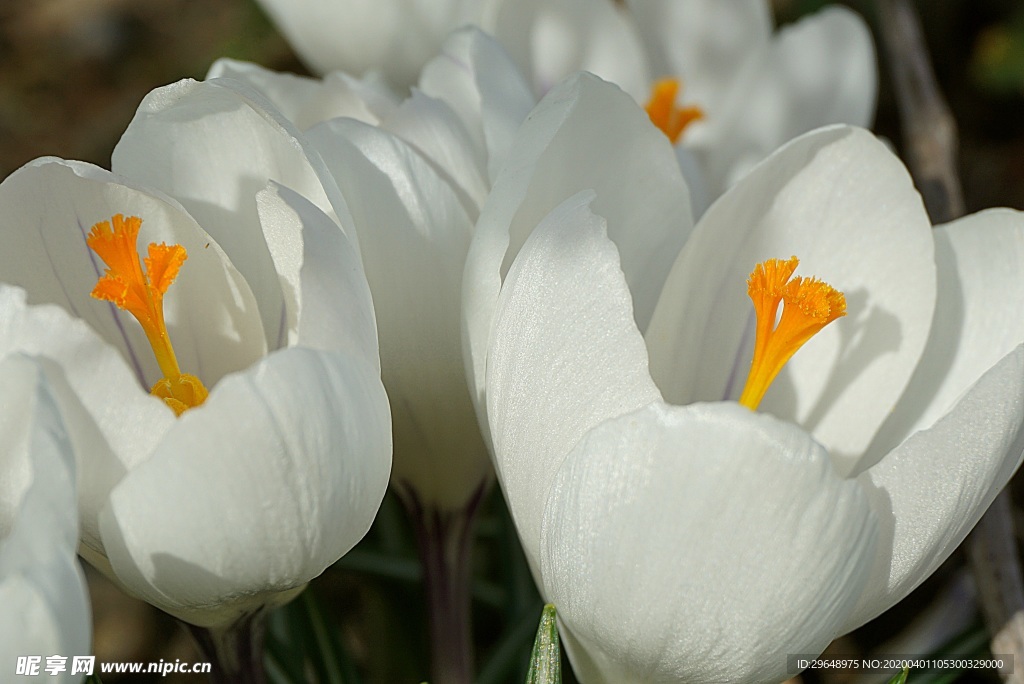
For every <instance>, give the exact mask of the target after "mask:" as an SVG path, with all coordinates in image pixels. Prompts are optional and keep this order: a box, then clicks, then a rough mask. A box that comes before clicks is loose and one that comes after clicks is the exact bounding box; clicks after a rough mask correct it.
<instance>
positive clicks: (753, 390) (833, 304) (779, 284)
mask: <svg viewBox="0 0 1024 684" xmlns="http://www.w3.org/2000/svg"><path fill="white" fill-rule="evenodd" d="M799 263H800V260H799V259H797V258H796V257H790V258H789V259H788V260H782V259H769V260H768V261H765V262H762V263H760V264H757V265H756V266H754V270H753V271H751V273H750V277H749V278H748V279H747V294H749V295H750V300H751V301H752V302H753V303H754V312H755V313H756V314H757V332H756V336H755V338H754V358H753V359H752V360H751V362H750V374H749V375H748V376H747V384H746V385H745V386H744V387H743V393H742V394H741V395H740V403H741V404H743V405H744V406H746V407H747V408H749V409H751V410H753V409H756V408H757V406H758V404H760V403H761V399H763V398H764V394H765V392H767V391H768V387H769V385H771V384H772V381H773V380H775V376H777V375H778V374H779V371H781V370H782V367H783V366H784V365H786V362H787V361H789V359H790V358H791V357H792V356H793V354H795V353H796V350H797V349H799V348H800V347H802V346H803V344H804V343H805V342H806V341H807V340H809V339H811V338H812V337H814V335H815V333H817V332H818V331H819V330H821V329H822V328H824V327H825V326H826V325H828V324H829V323H831V322H832V321H834V320H835V319H837V318H839V317H840V316H845V315H846V297H845V296H843V293H842V292H840V291H839V290H837V289H835V288H834V287H832V286H831V285H829V284H828V283H824V282H822V281H820V280H818V279H817V278H803V277H799V276H798V277H796V278H792V276H793V271H795V270H796V267H797V264H799ZM790 278H792V280H791V279H790ZM783 302H785V306H783V308H782V316H780V317H778V318H779V322H778V325H776V324H775V319H776V314H777V313H778V310H779V304H781V303H783Z"/></svg>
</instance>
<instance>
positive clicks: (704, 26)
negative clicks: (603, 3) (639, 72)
mask: <svg viewBox="0 0 1024 684" xmlns="http://www.w3.org/2000/svg"><path fill="white" fill-rule="evenodd" d="M626 6H627V7H628V8H629V10H630V11H631V12H632V14H633V16H634V18H635V20H636V23H637V25H638V27H639V30H640V34H641V36H642V37H643V41H644V45H645V46H646V47H647V51H648V54H649V55H650V60H651V75H652V76H653V77H655V78H659V77H662V76H674V77H676V78H680V79H681V80H682V82H683V87H684V95H685V97H686V100H687V101H688V102H690V101H692V102H696V103H698V104H699V105H700V106H701V107H703V108H705V110H706V111H709V112H718V111H720V107H721V101H722V99H723V97H724V91H725V90H726V89H727V86H728V85H729V84H730V83H732V80H733V79H734V78H735V76H736V74H737V72H738V70H739V68H740V66H741V65H742V64H743V62H744V61H745V60H746V59H747V56H748V55H749V54H750V53H751V52H754V51H756V50H758V49H759V48H760V46H762V45H766V44H767V43H768V39H769V36H770V35H771V30H772V17H771V8H770V7H769V4H768V3H767V2H765V0H731V1H730V2H722V1H721V0H687V1H686V2H679V1H678V0H627V1H626Z"/></svg>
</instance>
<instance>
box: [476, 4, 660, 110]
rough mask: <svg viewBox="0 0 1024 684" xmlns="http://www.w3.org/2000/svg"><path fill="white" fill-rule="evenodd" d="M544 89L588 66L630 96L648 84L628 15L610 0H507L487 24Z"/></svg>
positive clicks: (537, 87) (641, 93) (639, 95)
mask: <svg viewBox="0 0 1024 684" xmlns="http://www.w3.org/2000/svg"><path fill="white" fill-rule="evenodd" d="M486 26H487V28H488V29H489V30H490V31H491V32H493V33H494V35H495V37H497V39H498V40H499V41H500V42H501V44H502V45H504V46H505V47H506V48H508V50H509V52H510V53H511V54H512V57H513V59H515V60H516V62H517V63H518V64H519V65H520V66H521V67H522V68H523V70H524V71H525V72H526V73H528V74H530V75H531V77H532V79H533V86H534V90H535V91H536V92H537V93H539V94H541V95H543V94H544V93H546V92H548V90H550V89H551V88H552V87H554V85H555V84H556V83H558V82H559V81H560V80H562V79H563V78H564V77H566V76H568V75H569V74H571V73H573V72H576V71H588V72H590V73H593V74H596V75H597V76H600V77H601V78H604V79H606V80H609V81H612V82H613V83H616V84H618V85H619V86H620V87H621V88H622V89H623V90H625V91H626V92H628V93H629V94H630V95H632V96H633V97H634V98H643V97H644V95H645V94H646V93H645V92H644V91H645V90H646V87H647V82H648V78H649V77H648V73H647V61H646V58H645V55H644V50H643V46H642V44H641V42H640V37H639V35H638V34H637V30H636V27H635V26H634V25H633V22H632V19H631V17H629V16H628V15H627V14H626V13H625V11H623V10H622V9H621V8H620V7H618V6H617V5H616V4H615V3H613V2H610V1H609V0H505V1H503V2H500V3H499V5H498V8H497V10H496V12H495V15H494V19H493V24H486Z"/></svg>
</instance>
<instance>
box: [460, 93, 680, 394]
mask: <svg viewBox="0 0 1024 684" xmlns="http://www.w3.org/2000/svg"><path fill="white" fill-rule="evenodd" d="M585 189H593V190H594V191H595V192H596V194H597V197H596V199H595V200H594V206H593V210H594V213H596V214H598V215H600V216H601V217H603V218H604V219H605V220H606V221H607V225H608V235H609V237H610V238H611V239H612V241H613V242H615V244H616V246H617V247H618V250H619V255H620V258H621V261H622V263H621V266H622V270H623V271H624V272H625V276H626V283H627V284H628V285H629V290H630V292H631V293H632V299H633V308H634V317H635V319H636V321H637V323H638V325H639V326H640V329H641V330H643V329H645V328H646V326H647V323H648V321H649V320H650V316H651V312H652V311H653V309H654V302H655V300H656V298H657V296H658V293H660V291H661V285H662V283H663V282H664V279H665V276H666V275H667V273H668V270H669V268H670V266H671V263H672V260H673V259H674V258H675V255H676V254H677V252H678V251H679V249H680V248H681V246H682V245H683V243H684V242H685V240H686V237H687V235H688V234H689V232H690V229H691V227H692V217H691V214H690V203H689V194H688V192H687V189H686V184H685V183H684V181H683V179H682V174H681V173H680V170H679V164H678V162H677V161H676V156H675V153H674V152H673V150H672V146H671V145H670V144H669V142H668V139H667V138H666V137H665V136H664V135H663V134H662V133H661V131H659V130H657V129H656V128H654V127H653V126H651V124H650V121H649V120H648V118H647V115H646V114H644V112H643V111H642V110H640V109H639V108H638V107H637V106H636V103H634V102H633V101H632V100H631V99H630V98H629V97H628V96H627V95H626V94H625V93H623V92H622V91H621V90H619V89H618V88H616V87H615V86H613V85H611V84H609V83H605V82H604V81H601V80H600V79H598V78H596V77H594V76H591V75H588V74H580V75H577V76H574V77H572V78H570V79H568V80H567V81H565V82H564V83H562V84H560V85H559V86H558V87H557V88H555V89H553V90H552V91H551V92H550V93H548V95H547V97H545V98H544V100H543V101H542V102H541V103H540V104H539V105H538V106H537V108H536V109H535V110H534V111H533V112H532V113H531V115H530V117H529V118H528V119H527V121H526V122H525V123H524V124H523V127H522V129H521V130H520V131H519V134H518V136H517V138H516V142H515V145H514V146H513V151H512V153H511V154H510V158H509V161H508V165H507V166H506V168H505V170H504V171H503V172H502V175H501V176H500V177H499V179H498V180H497V181H496V182H495V185H494V188H493V190H492V192H491V195H490V197H489V198H488V200H487V204H486V206H485V207H484V210H483V212H482V213H481V215H480V219H479V220H478V222H477V227H476V234H475V235H474V238H473V245H472V247H471V250H470V256H469V260H468V263H467V266H466V269H467V270H466V282H465V286H464V293H463V298H464V307H465V309H464V310H465V313H464V320H465V323H464V324H465V326H466V332H465V335H466V338H467V343H466V349H467V350H468V353H469V360H468V363H469V364H472V366H471V370H470V373H471V377H472V378H473V381H472V383H471V386H473V387H475V388H476V391H477V396H478V397H482V396H483V394H482V393H483V364H484V359H485V348H486V342H487V335H488V334H489V331H490V326H491V317H492V315H493V311H494V303H495V301H496V300H497V296H498V290H499V288H500V286H501V277H502V275H503V274H504V273H505V272H506V271H507V270H508V267H509V264H511V263H512V260H513V259H514V258H515V255H516V254H517V253H518V251H519V247H520V245H522V244H523V242H524V241H525V240H526V237H527V236H528V235H529V234H530V231H532V230H533V228H534V227H535V226H536V225H537V224H538V223H540V222H541V220H542V219H543V218H544V216H546V215H547V214H548V212H550V211H551V210H552V209H554V208H555V207H556V206H558V205H559V204H560V203H561V202H563V201H564V200H565V199H567V198H568V197H571V196H572V195H574V194H575V193H577V192H579V191H580V190H585Z"/></svg>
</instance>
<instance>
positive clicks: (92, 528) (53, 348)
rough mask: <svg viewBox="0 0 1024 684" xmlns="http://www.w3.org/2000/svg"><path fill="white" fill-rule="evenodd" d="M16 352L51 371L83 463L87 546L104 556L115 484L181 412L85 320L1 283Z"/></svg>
mask: <svg viewBox="0 0 1024 684" xmlns="http://www.w3.org/2000/svg"><path fill="white" fill-rule="evenodd" d="M12 352H22V353H25V354H31V355H33V356H38V357H39V363H40V365H41V366H42V367H43V368H45V369H46V373H47V379H48V381H49V383H50V388H51V391H52V392H53V394H54V396H55V397H56V398H57V400H58V401H59V402H60V408H61V414H62V416H63V418H64V422H65V425H66V428H67V431H68V435H69V437H70V439H71V443H72V445H73V446H74V449H75V453H76V454H77V457H78V461H79V463H78V473H79V474H78V480H79V485H78V490H79V491H78V508H79V513H80V516H81V525H82V535H81V536H82V544H83V545H84V547H86V548H88V549H91V550H92V551H95V552H97V553H99V552H101V550H102V544H101V543H100V538H99V523H98V517H99V511H100V509H101V508H102V507H103V505H104V504H105V502H106V500H107V496H108V494H109V492H110V490H111V488H112V487H113V486H114V485H115V484H117V483H118V482H119V481H120V480H121V478H122V477H123V476H124V473H125V472H126V471H127V470H128V469H130V468H132V467H134V465H135V464H136V463H138V462H139V461H140V460H142V459H144V458H145V457H146V455H147V454H149V452H150V451H151V450H152V449H153V447H154V445H155V444H156V443H157V442H158V441H159V439H160V437H161V435H163V433H164V432H165V431H166V430H167V429H168V428H170V426H171V425H172V424H173V422H174V413H173V412H172V411H170V410H169V409H168V408H167V406H166V405H165V404H164V403H163V402H162V401H160V400H159V399H155V398H153V397H151V396H150V395H149V393H148V392H147V391H146V390H145V389H143V388H142V386H141V385H140V384H139V382H138V380H137V378H136V377H135V376H134V375H133V374H132V371H131V369H130V368H129V367H128V365H127V364H126V363H125V360H124V357H123V356H122V355H121V354H120V353H118V351H117V350H115V349H114V348H113V347H112V346H110V345H108V344H106V343H105V342H103V340H101V339H100V338H99V336H98V335H97V334H96V333H95V332H94V331H93V330H92V329H91V328H90V327H89V326H88V325H86V324H85V323H84V322H82V321H81V320H79V319H76V318H72V317H71V316H69V315H68V313H67V312H66V311H64V310H63V309H61V308H60V307H57V306H53V305H45V306H43V305H40V306H28V305H26V303H25V293H24V291H22V290H19V289H17V288H11V287H8V286H6V285H0V356H5V355H7V354H10V353H12Z"/></svg>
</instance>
